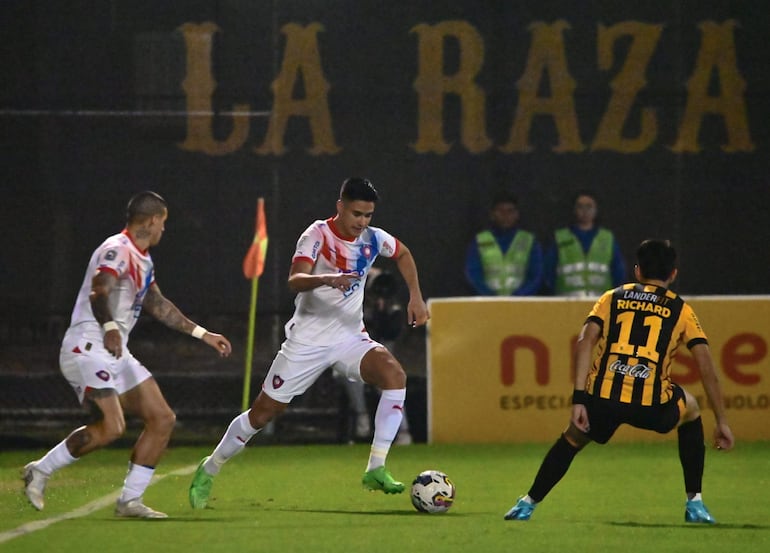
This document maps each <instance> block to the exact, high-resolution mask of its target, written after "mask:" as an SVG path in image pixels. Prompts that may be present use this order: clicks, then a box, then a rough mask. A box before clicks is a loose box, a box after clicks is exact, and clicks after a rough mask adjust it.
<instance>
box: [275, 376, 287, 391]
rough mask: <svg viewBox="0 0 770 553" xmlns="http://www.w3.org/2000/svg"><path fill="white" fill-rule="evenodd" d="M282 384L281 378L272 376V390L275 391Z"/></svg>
mask: <svg viewBox="0 0 770 553" xmlns="http://www.w3.org/2000/svg"><path fill="white" fill-rule="evenodd" d="M283 382H284V380H283V378H281V377H280V376H278V375H277V374H276V375H273V389H274V390H277V389H278V388H280V387H281V386H283Z"/></svg>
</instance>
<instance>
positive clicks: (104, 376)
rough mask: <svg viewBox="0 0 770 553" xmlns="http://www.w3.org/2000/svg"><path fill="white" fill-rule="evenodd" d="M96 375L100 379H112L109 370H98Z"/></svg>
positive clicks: (106, 380)
mask: <svg viewBox="0 0 770 553" xmlns="http://www.w3.org/2000/svg"><path fill="white" fill-rule="evenodd" d="M96 376H97V377H98V378H99V379H100V380H104V381H105V382H108V381H109V380H110V373H108V372H107V371H97V372H96Z"/></svg>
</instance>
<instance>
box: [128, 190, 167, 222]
mask: <svg viewBox="0 0 770 553" xmlns="http://www.w3.org/2000/svg"><path fill="white" fill-rule="evenodd" d="M167 207H168V206H167V204H166V200H164V199H163V197H162V196H161V195H160V194H158V193H156V192H152V191H150V190H145V191H144V192H139V193H138V194H136V195H135V196H134V197H133V198H131V199H130V200H128V206H127V207H126V222H128V223H133V222H136V221H142V220H144V219H147V218H148V217H152V216H153V215H163V214H164V213H165V212H166V209H167Z"/></svg>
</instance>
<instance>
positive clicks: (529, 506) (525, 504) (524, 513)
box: [504, 496, 537, 520]
mask: <svg viewBox="0 0 770 553" xmlns="http://www.w3.org/2000/svg"><path fill="white" fill-rule="evenodd" d="M536 506H537V504H536V503H530V502H529V501H527V500H526V499H525V498H524V496H522V497H520V498H519V499H518V500H517V501H516V505H514V506H513V507H511V509H510V511H508V512H507V513H505V517H504V518H505V520H529V519H530V517H531V516H532V511H534V510H535V507H536Z"/></svg>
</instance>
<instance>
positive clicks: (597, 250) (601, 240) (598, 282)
mask: <svg viewBox="0 0 770 553" xmlns="http://www.w3.org/2000/svg"><path fill="white" fill-rule="evenodd" d="M554 235H555V238H556V247H557V248H558V252H559V261H558V264H557V266H556V287H555V290H554V291H555V293H556V295H559V296H600V295H601V294H603V293H604V292H605V291H607V290H609V289H610V288H611V287H612V275H611V274H610V264H611V262H612V244H613V241H614V237H613V236H612V232H610V231H609V230H607V229H604V228H600V229H599V232H598V233H597V234H596V236H595V237H594V240H593V242H592V243H591V247H590V248H588V253H583V246H581V245H580V241H579V240H578V239H577V237H576V236H575V235H574V234H572V231H570V229H568V228H561V229H558V230H557V231H556V232H555V233H554Z"/></svg>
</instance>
